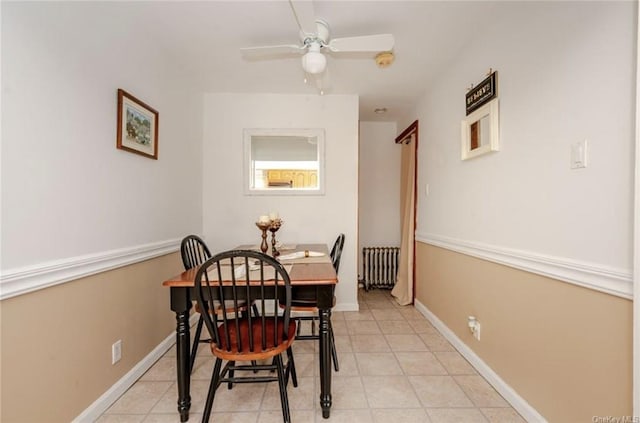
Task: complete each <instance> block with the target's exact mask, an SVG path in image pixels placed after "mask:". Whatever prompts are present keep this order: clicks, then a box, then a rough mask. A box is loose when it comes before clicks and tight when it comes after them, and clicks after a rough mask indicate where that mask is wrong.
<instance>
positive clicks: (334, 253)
mask: <svg viewBox="0 0 640 423" xmlns="http://www.w3.org/2000/svg"><path fill="white" fill-rule="evenodd" d="M342 247H344V234H340V235H338V238H336V241H335V242H334V243H333V247H332V248H331V254H330V257H331V263H332V264H333V268H334V269H335V271H336V274H337V273H338V269H340V259H341V257H342Z"/></svg>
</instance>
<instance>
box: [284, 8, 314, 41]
mask: <svg viewBox="0 0 640 423" xmlns="http://www.w3.org/2000/svg"><path fill="white" fill-rule="evenodd" d="M289 5H290V6H291V11H292V12H293V16H294V17H295V18H296V23H297V24H298V29H299V30H300V38H301V39H302V40H304V39H305V38H306V37H307V36H310V35H313V34H315V33H316V32H317V31H318V28H317V26H316V12H315V9H314V7H313V1H311V0H289Z"/></svg>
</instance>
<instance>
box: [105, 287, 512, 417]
mask: <svg viewBox="0 0 640 423" xmlns="http://www.w3.org/2000/svg"><path fill="white" fill-rule="evenodd" d="M359 304H360V311H357V312H334V313H333V317H332V321H333V330H334V333H335V338H336V347H337V350H338V354H339V364H340V371H339V372H337V373H335V372H334V376H333V392H332V394H333V406H332V409H331V417H330V419H329V420H324V419H323V418H322V412H321V410H320V405H319V395H320V383H319V376H318V373H319V369H318V361H317V355H316V353H315V351H314V350H317V341H297V342H296V343H295V344H294V354H295V359H296V369H297V372H298V382H299V385H298V387H297V388H294V387H293V386H292V385H291V383H290V384H289V388H288V389H289V407H290V408H291V418H292V420H293V421H294V422H297V423H306V422H318V423H320V422H323V421H331V422H348V423H359V422H373V423H378V422H403V423H412V422H421V423H422V422H434V423H440V422H442V423H445V422H456V423H458V422H465V423H466V422H469V423H472V422H524V420H523V419H522V417H521V416H520V415H519V414H518V413H517V412H516V411H515V410H514V409H513V408H511V407H510V406H509V404H508V403H507V402H506V401H505V400H504V399H503V398H502V397H501V396H500V395H499V394H498V393H497V392H496V391H495V390H494V389H493V388H492V387H491V385H489V384H488V383H487V382H486V381H485V380H484V378H482V377H481V376H479V375H478V374H477V372H476V371H475V370H474V368H473V367H472V366H471V365H470V364H469V363H468V362H467V361H466V360H465V359H464V358H463V357H462V356H461V355H460V354H459V353H458V352H457V351H456V350H455V348H453V347H452V346H451V344H449V342H447V341H446V339H445V338H444V337H442V335H440V333H439V332H438V331H437V330H436V329H435V328H434V327H433V326H432V325H431V324H430V323H429V322H428V321H427V320H426V319H425V318H424V317H423V316H422V315H421V314H420V313H419V312H418V311H417V310H416V309H415V308H414V307H413V306H405V307H402V306H399V305H397V304H396V303H395V301H394V300H393V299H392V298H391V295H390V293H389V291H387V290H372V291H369V292H365V291H364V290H361V292H360V293H359ZM212 367H213V358H212V357H211V353H210V352H209V351H208V350H207V349H206V348H200V351H199V357H198V358H197V360H196V365H195V368H194V373H193V375H192V382H191V402H192V405H191V412H190V414H189V417H190V418H189V421H190V422H198V421H200V419H201V418H202V411H203V410H204V401H205V398H206V394H207V389H208V385H209V380H210V376H211V369H212ZM175 374H176V373H175V351H174V350H173V349H171V350H169V351H168V352H167V353H166V354H165V355H164V356H163V357H162V358H161V359H160V360H158V362H157V363H156V364H155V365H154V366H153V367H152V368H151V369H149V371H148V372H147V373H146V374H145V375H143V376H142V377H141V378H140V380H138V381H137V382H136V383H135V384H134V385H133V386H132V387H131V388H130V389H129V390H128V391H127V392H126V393H125V394H124V395H123V396H122V397H121V398H120V399H118V401H116V403H115V404H113V405H112V406H111V407H110V408H109V409H108V410H107V411H106V412H105V413H104V414H103V415H102V416H101V417H100V418H99V419H98V422H99V423H115V422H118V423H129V422H179V421H180V418H179V415H178V413H177V411H176V400H177V388H176V383H175ZM211 421H213V422H238V423H245V422H247V423H249V422H251V423H267V422H282V414H281V409H280V399H279V395H278V385H277V383H267V384H265V383H262V384H244V385H236V386H235V387H234V388H233V390H231V391H229V390H227V389H219V390H218V392H217V394H216V398H215V401H214V406H213V414H212V418H211Z"/></svg>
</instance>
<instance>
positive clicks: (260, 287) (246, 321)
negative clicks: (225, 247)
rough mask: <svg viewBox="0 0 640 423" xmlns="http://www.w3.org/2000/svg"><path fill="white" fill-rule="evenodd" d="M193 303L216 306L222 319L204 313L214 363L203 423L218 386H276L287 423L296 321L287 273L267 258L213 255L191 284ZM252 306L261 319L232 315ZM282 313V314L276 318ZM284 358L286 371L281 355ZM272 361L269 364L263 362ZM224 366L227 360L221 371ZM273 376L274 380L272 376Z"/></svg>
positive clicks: (236, 253)
mask: <svg viewBox="0 0 640 423" xmlns="http://www.w3.org/2000/svg"><path fill="white" fill-rule="evenodd" d="M194 286H195V294H196V300H197V302H198V304H201V305H205V304H207V303H210V302H211V301H215V302H217V303H219V304H220V305H221V307H222V312H221V313H204V314H203V315H202V317H203V319H204V324H205V327H206V328H207V330H208V331H209V334H210V336H211V339H212V341H211V344H210V345H211V352H212V354H213V355H214V356H215V357H216V360H215V365H214V369H213V374H212V377H211V384H210V386H209V393H208V395H207V402H206V405H205V411H204V416H203V421H208V419H209V416H210V414H211V409H212V406H213V400H214V398H215V392H216V390H217V388H218V387H219V386H220V385H221V384H222V383H227V384H228V388H229V389H231V388H232V387H233V384H234V383H252V382H275V381H277V382H278V383H279V387H280V400H281V405H282V415H283V418H284V421H285V422H289V421H290V420H291V417H290V413H289V405H288V398H287V382H288V379H289V376H290V375H291V377H292V380H293V384H294V386H297V380H296V375H295V365H294V362H293V353H292V350H291V345H292V344H293V341H294V339H295V333H296V321H295V320H293V319H291V318H290V314H291V281H290V279H289V274H288V273H287V271H286V270H285V268H284V267H283V266H282V265H281V264H280V263H278V262H277V261H276V260H274V259H273V258H271V257H269V256H267V255H266V254H263V253H260V252H256V251H248V250H233V251H227V252H223V253H220V254H217V255H215V256H214V257H212V258H211V259H209V260H207V261H206V262H205V263H204V264H202V266H200V268H199V270H198V272H197V273H196V276H195V281H194ZM249 303H251V304H254V305H255V306H256V307H257V308H258V311H259V315H255V316H254V315H252V313H234V312H233V311H234V310H237V309H238V307H240V306H241V304H249ZM279 310H280V312H278V311H279ZM285 351H286V353H287V356H288V360H287V363H286V365H285V364H284V362H283V360H282V353H283V352H285ZM267 359H270V360H267ZM223 360H227V363H226V365H225V366H224V368H223V367H222V364H223ZM264 360H266V361H270V362H271V364H263V365H243V364H237V362H246V361H264ZM245 370H251V371H252V372H255V370H270V372H267V373H266V375H265V374H260V373H252V374H250V375H249V376H239V375H236V373H235V372H236V371H245ZM273 370H275V371H276V373H277V375H276V376H274V375H273V374H272V372H271V371H273Z"/></svg>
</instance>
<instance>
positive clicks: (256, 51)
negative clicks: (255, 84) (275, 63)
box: [240, 44, 305, 58]
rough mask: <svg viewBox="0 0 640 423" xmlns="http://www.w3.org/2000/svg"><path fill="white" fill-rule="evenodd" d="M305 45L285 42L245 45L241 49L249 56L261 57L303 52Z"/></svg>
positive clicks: (242, 52) (241, 51)
mask: <svg viewBox="0 0 640 423" xmlns="http://www.w3.org/2000/svg"><path fill="white" fill-rule="evenodd" d="M304 51H305V47H304V46H297V45H295V44H283V45H277V46H260V47H245V48H241V49H240V53H241V54H242V55H243V56H244V57H247V58H259V57H264V56H276V55H283V54H302V53H304Z"/></svg>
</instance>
